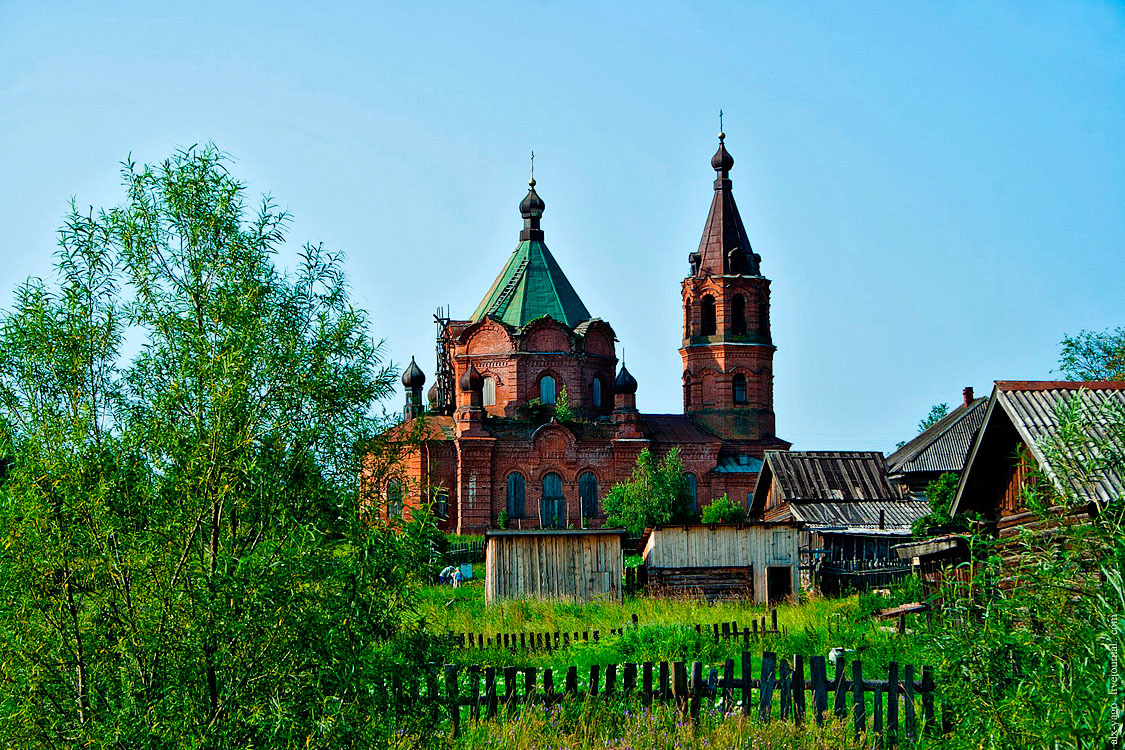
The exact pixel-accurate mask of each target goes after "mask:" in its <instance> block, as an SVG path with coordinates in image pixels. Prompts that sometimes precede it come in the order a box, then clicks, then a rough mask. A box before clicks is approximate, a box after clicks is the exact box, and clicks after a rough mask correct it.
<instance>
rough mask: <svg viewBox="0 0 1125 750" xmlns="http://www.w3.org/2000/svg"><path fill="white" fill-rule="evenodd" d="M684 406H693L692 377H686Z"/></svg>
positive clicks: (688, 407)
mask: <svg viewBox="0 0 1125 750" xmlns="http://www.w3.org/2000/svg"><path fill="white" fill-rule="evenodd" d="M684 408H685V409H690V408H691V378H684Z"/></svg>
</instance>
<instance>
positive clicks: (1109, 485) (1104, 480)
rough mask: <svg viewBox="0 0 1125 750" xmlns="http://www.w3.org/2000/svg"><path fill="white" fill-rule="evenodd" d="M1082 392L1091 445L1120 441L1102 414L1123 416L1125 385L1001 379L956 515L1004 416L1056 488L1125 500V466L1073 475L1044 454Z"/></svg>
mask: <svg viewBox="0 0 1125 750" xmlns="http://www.w3.org/2000/svg"><path fill="white" fill-rule="evenodd" d="M1079 393H1082V394H1083V399H1084V406H1083V407H1082V408H1083V410H1084V411H1085V413H1086V415H1088V418H1089V419H1088V421H1089V424H1088V426H1087V429H1088V435H1087V438H1088V439H1089V440H1090V441H1106V440H1110V441H1114V440H1116V441H1120V440H1121V437H1120V435H1119V434H1118V435H1116V436H1114V435H1113V434H1112V431H1111V430H1109V429H1107V428H1108V425H1107V424H1106V421H1105V412H1104V411H1102V410H1104V409H1116V410H1119V413H1125V382H1116V381H1108V382H1107V381H1088V382H1065V381H1012V380H998V381H996V387H995V389H994V390H993V392H992V398H991V400H990V402H989V406H988V412H987V414H986V415H985V421H984V425H983V427H982V429H981V430H980V431H979V434H978V436H977V438H976V440H974V442H973V447H972V450H971V451H970V453H969V458H968V461H967V463H966V470H965V473H964V475H962V479H961V484H960V485H959V486H958V488H957V497H956V499H955V500H954V502H953V507H952V508H951V513H954V514H956V513H957V512H958V510H959V509H960V508H961V505H962V498H963V496H964V493H965V488H966V486H967V480H968V478H969V475H970V474H971V473H972V471H973V462H974V460H976V456H977V454H978V453H979V451H980V447H981V442H982V441H983V440H984V439H985V436H986V433H987V432H988V431H989V424H990V423H991V420H994V419H998V418H1001V417H1000V416H999V415H1000V414H1003V418H1006V419H1008V420H1009V421H1010V422H1011V424H1012V426H1013V427H1015V429H1016V432H1017V433H1018V434H1019V436H1020V439H1021V440H1022V441H1023V442H1024V444H1026V445H1027V448H1028V450H1029V451H1030V452H1031V455H1032V457H1033V458H1034V459H1035V462H1036V463H1037V464H1038V466H1039V467H1040V468H1041V469H1042V470H1043V472H1044V473H1045V474H1046V475H1047V476H1048V477H1050V478H1051V480H1052V481H1053V482H1055V484H1056V486H1058V487H1060V488H1061V487H1062V484H1063V482H1064V481H1065V482H1066V483H1067V484H1069V485H1070V488H1069V489H1070V490H1072V491H1073V492H1074V493H1075V494H1076V496H1077V498H1078V499H1080V500H1084V501H1087V502H1091V501H1095V500H1096V501H1099V502H1102V503H1108V502H1112V501H1115V500H1121V499H1122V498H1125V468H1123V467H1121V466H1120V463H1118V464H1117V465H1109V466H1105V467H1104V470H1103V471H1099V472H1096V473H1094V474H1092V475H1082V476H1080V475H1079V473H1078V472H1074V471H1068V470H1067V469H1068V467H1066V466H1053V465H1052V462H1051V461H1050V460H1049V459H1048V455H1047V453H1046V452H1045V451H1044V446H1045V445H1046V444H1047V443H1048V442H1049V441H1051V440H1053V439H1054V438H1055V437H1057V436H1058V433H1059V420H1058V409H1059V408H1060V407H1061V406H1063V405H1065V404H1067V403H1069V402H1070V400H1071V399H1073V398H1075V397H1076V396H1077V395H1078V394H1079ZM1087 447H1089V445H1088V446H1087ZM1116 450H1117V451H1122V452H1125V445H1121V444H1118V445H1116ZM1083 459H1085V457H1083ZM1083 463H1084V464H1087V465H1088V463H1089V462H1088V461H1085V460H1084V461H1083Z"/></svg>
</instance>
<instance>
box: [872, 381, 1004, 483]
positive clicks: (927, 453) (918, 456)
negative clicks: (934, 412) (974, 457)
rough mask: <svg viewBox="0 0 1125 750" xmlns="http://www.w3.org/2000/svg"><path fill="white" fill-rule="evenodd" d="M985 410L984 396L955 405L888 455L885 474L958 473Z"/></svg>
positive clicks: (986, 403)
mask: <svg viewBox="0 0 1125 750" xmlns="http://www.w3.org/2000/svg"><path fill="white" fill-rule="evenodd" d="M987 410H988V399H987V398H978V399H976V400H975V401H973V402H972V403H970V404H969V405H968V406H966V405H964V404H962V405H961V406H958V407H957V408H956V409H954V410H953V411H952V412H950V413H949V414H947V415H946V416H944V417H942V418H941V419H940V420H938V422H937V423H936V424H934V425H933V426H931V427H930V428H929V429H928V430H925V431H923V432H922V433H921V434H919V435H918V436H917V437H915V438H914V439H913V440H911V441H909V442H908V443H907V444H906V445H904V446H902V447H901V448H899V449H898V450H897V451H895V452H894V453H892V454H891V455H889V456H887V471H888V473H890V474H909V473H911V472H916V471H920V472H939V471H953V472H960V471H961V470H962V469H964V468H965V459H966V458H967V457H968V455H969V449H970V448H972V446H973V439H974V438H976V436H977V431H978V430H979V429H980V426H981V423H982V422H984V414H985V412H986V411H987Z"/></svg>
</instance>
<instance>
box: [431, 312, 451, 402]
mask: <svg viewBox="0 0 1125 750" xmlns="http://www.w3.org/2000/svg"><path fill="white" fill-rule="evenodd" d="M434 323H435V324H436V325H437V344H436V347H435V349H436V351H435V354H436V356H437V365H436V368H437V374H436V385H437V404H436V407H437V412H438V413H439V414H452V413H453V407H454V405H455V401H454V392H453V355H452V350H453V342H452V341H451V340H450V337H449V307H448V306H447V307H446V308H445V309H444V310H443V309H442V308H441V307H439V308H438V309H437V312H436V313H434Z"/></svg>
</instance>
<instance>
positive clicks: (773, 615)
mask: <svg viewBox="0 0 1125 750" xmlns="http://www.w3.org/2000/svg"><path fill="white" fill-rule="evenodd" d="M770 625H771V626H772V629H773V631H774V632H775V633H776V632H777V608H776V607H774V608H773V609H771V610H770Z"/></svg>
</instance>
